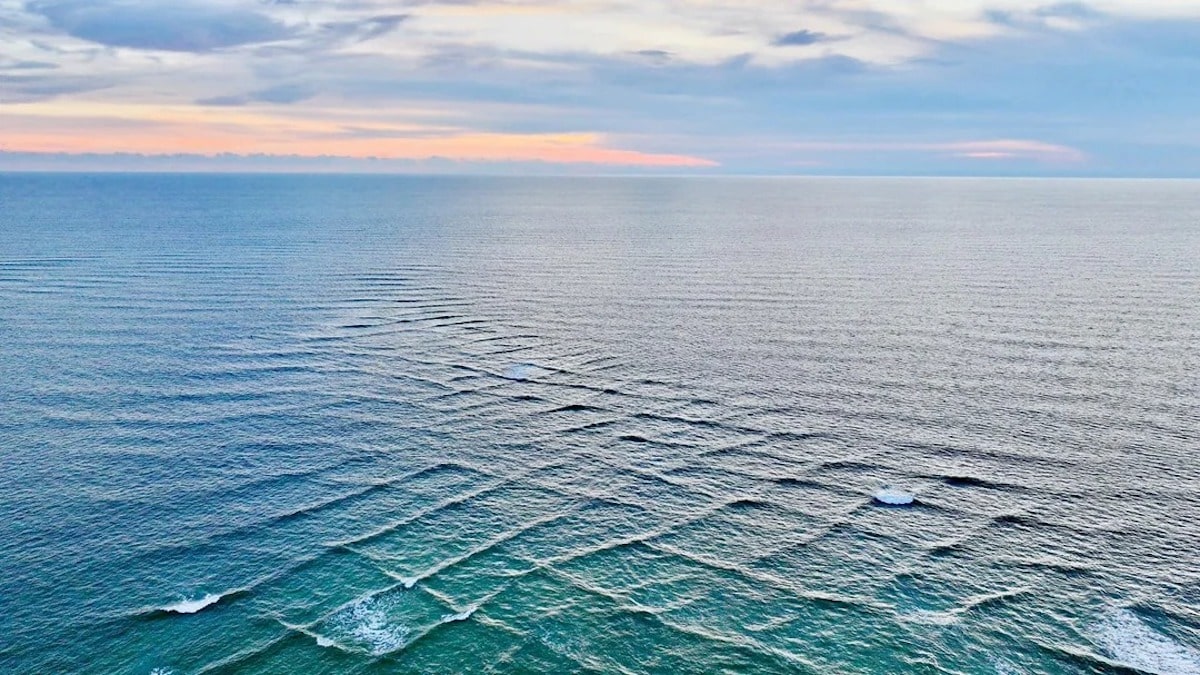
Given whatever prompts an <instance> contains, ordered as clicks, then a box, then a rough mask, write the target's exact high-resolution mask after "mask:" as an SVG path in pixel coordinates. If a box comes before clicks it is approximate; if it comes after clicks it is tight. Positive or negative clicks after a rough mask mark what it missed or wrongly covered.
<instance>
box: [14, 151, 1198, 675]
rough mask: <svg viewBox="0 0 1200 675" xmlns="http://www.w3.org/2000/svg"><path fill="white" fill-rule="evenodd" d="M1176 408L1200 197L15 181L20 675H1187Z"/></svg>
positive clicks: (1176, 191)
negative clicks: (901, 494) (878, 494)
mask: <svg viewBox="0 0 1200 675" xmlns="http://www.w3.org/2000/svg"><path fill="white" fill-rule="evenodd" d="M1198 373H1200V184H1198V183H1194V182H1153V181H1144V182H1121V181H1051V180H1042V181H1022V180H951V179H945V180H933V179H922V180H915V179H912V180H910V179H903V180H902V179H887V180H884V179H670V178H643V179H619V178H594V179H582V178H579V179H549V178H539V179H518V178H413V177H365V176H359V177H353V176H340V177H339V176H199V175H196V176H187V175H158V176H141V175H16V174H9V175H0V672H4V673H37V674H43V673H45V674H57V673H77V672H78V673H132V674H141V675H150V674H154V675H167V674H170V673H176V674H184V673H210V672H215V673H305V674H307V673H483V672H504V673H507V672H512V673H555V674H557V673H574V672H589V673H664V674H677V673H719V672H739V673H821V674H827V673H828V674H839V673H884V674H901V673H970V674H976V673H982V674H995V675H1021V674H1029V673H1054V674H1058V673H1066V674H1070V673H1156V674H1160V675H1195V674H1197V673H1200V375H1198ZM889 484H890V485H891V486H893V488H895V489H897V490H902V491H908V492H911V493H913V494H914V495H915V496H916V501H915V503H914V504H912V505H911V506H908V507H899V508H897V507H886V506H883V505H880V504H877V503H874V502H873V500H872V493H873V492H874V491H876V490H878V489H880V488H881V487H883V486H884V485H889Z"/></svg>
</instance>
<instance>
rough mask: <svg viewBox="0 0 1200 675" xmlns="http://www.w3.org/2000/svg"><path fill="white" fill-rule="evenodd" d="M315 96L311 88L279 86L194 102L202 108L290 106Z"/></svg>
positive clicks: (294, 85) (292, 85)
mask: <svg viewBox="0 0 1200 675" xmlns="http://www.w3.org/2000/svg"><path fill="white" fill-rule="evenodd" d="M314 96H316V91H315V90H313V89H312V88H310V87H308V86H305V85H300V84H280V85H276V86H274V87H267V88H266V89H259V90H257V91H252V92H248V93H245V94H240V95H234V96H211V97H208V98H201V99H197V100H196V105H203V106H240V105H247V104H249V103H275V104H282V105H286V104H292V103H299V102H301V101H307V100H308V99H310V98H312V97H314Z"/></svg>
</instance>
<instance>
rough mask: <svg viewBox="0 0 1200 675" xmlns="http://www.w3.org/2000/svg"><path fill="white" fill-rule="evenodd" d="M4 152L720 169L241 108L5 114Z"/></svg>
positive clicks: (703, 163)
mask: <svg viewBox="0 0 1200 675" xmlns="http://www.w3.org/2000/svg"><path fill="white" fill-rule="evenodd" d="M0 128H3V129H4V130H5V131H4V132H3V133H2V134H0V151H9V152H34V153H62V154H88V153H94V154H110V153H111V154H117V153H130V154H142V155H175V154H189V155H206V156H212V155H220V154H227V153H228V154H237V155H277V156H296V157H323V156H330V157H343V158H351V159H368V158H378V159H401V160H425V159H432V158H440V159H448V160H456V161H466V162H471V161H484V162H547V163H554V164H599V165H611V166H630V167H656V168H672V167H674V168H701V167H714V166H717V163H716V162H713V161H711V160H708V159H704V158H701V157H693V156H689V155H680V154H663V153H652V152H641V151H637V150H629V149H619V148H613V147H609V146H608V145H606V144H605V138H604V137H603V136H602V135H600V134H596V133H527V134H526V133H497V132H481V131H474V130H470V129H462V128H457V127H445V126H431V125H414V124H397V123H383V122H369V123H354V124H347V125H344V124H341V123H338V122H336V121H330V120H327V119H320V118H295V117H284V116H278V115H271V114H267V113H261V112H256V111H253V110H248V109H241V108H228V109H226V108H197V107H192V106H185V107H154V108H152V107H147V106H122V105H103V104H101V105H86V104H83V105H79V104H76V105H73V106H70V107H67V106H63V105H61V104H30V105H14V106H8V107H7V113H6V114H0Z"/></svg>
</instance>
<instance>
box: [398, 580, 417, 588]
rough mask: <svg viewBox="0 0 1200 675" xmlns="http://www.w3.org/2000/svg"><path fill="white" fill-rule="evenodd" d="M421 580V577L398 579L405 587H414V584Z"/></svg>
mask: <svg viewBox="0 0 1200 675" xmlns="http://www.w3.org/2000/svg"><path fill="white" fill-rule="evenodd" d="M420 580H421V577H401V578H400V579H398V581H399V582H400V583H401V584H403V585H404V587H405V588H412V587H413V586H416V585H417V582H418V581H420Z"/></svg>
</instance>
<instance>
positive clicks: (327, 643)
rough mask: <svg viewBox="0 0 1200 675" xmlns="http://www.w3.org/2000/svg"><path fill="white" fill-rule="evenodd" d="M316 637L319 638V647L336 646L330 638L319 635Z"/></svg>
mask: <svg viewBox="0 0 1200 675" xmlns="http://www.w3.org/2000/svg"><path fill="white" fill-rule="evenodd" d="M316 637H317V646H318V647H334V646H336V645H335V644H334V642H333V640H330V639H329V638H327V637H325V636H324V635H318V636H316Z"/></svg>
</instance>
